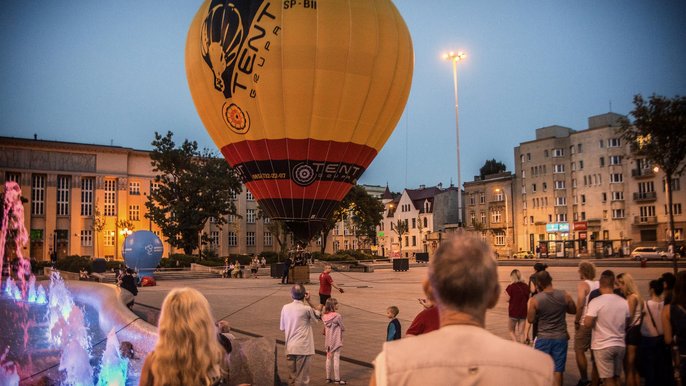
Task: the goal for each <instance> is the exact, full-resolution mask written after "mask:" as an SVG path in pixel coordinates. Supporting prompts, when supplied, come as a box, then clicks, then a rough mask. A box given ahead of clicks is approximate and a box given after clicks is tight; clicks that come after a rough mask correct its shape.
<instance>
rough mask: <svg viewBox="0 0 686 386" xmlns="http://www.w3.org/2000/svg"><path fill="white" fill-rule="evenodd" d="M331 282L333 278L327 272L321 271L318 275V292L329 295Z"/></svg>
mask: <svg viewBox="0 0 686 386" xmlns="http://www.w3.org/2000/svg"><path fill="white" fill-rule="evenodd" d="M331 283H333V279H332V278H331V275H329V273H328V272H322V273H321V274H320V275H319V293H320V294H322V295H331Z"/></svg>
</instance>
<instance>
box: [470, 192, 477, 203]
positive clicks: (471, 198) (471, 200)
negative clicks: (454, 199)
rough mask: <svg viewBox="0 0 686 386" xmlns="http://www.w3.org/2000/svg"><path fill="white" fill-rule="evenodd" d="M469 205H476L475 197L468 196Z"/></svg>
mask: <svg viewBox="0 0 686 386" xmlns="http://www.w3.org/2000/svg"><path fill="white" fill-rule="evenodd" d="M469 205H476V197H474V194H470V195H469Z"/></svg>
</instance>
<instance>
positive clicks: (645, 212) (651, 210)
mask: <svg viewBox="0 0 686 386" xmlns="http://www.w3.org/2000/svg"><path fill="white" fill-rule="evenodd" d="M638 211H639V213H640V221H641V222H648V220H649V217H653V218H654V217H655V206H653V205H649V206H639V207H638Z"/></svg>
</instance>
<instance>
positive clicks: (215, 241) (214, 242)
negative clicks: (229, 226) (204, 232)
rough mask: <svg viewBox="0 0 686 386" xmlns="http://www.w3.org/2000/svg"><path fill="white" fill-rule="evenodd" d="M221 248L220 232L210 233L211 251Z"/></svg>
mask: <svg viewBox="0 0 686 386" xmlns="http://www.w3.org/2000/svg"><path fill="white" fill-rule="evenodd" d="M217 248H219V232H218V231H211V232H210V249H213V250H216V249H217Z"/></svg>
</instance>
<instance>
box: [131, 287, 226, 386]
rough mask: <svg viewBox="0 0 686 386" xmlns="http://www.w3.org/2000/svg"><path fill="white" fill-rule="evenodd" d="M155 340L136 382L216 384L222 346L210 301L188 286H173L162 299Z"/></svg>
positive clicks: (222, 376) (221, 374)
mask: <svg viewBox="0 0 686 386" xmlns="http://www.w3.org/2000/svg"><path fill="white" fill-rule="evenodd" d="M158 334H159V337H158V339H157V344H156V345H155V348H154V350H153V351H152V352H150V354H148V357H147V358H145V363H144V364H143V370H142V371H141V379H140V383H139V385H143V386H177V385H178V386H181V385H208V386H209V385H220V384H222V382H224V381H226V380H227V379H228V376H227V374H226V372H225V371H223V369H222V367H223V365H224V358H225V353H224V349H223V348H222V347H221V345H220V344H219V341H218V340H217V329H216V327H215V325H214V320H213V318H212V313H211V311H210V305H209V303H208V302H207V299H205V297H204V296H203V295H202V294H201V293H200V292H198V291H197V290H194V289H192V288H176V289H173V290H172V291H171V292H169V294H168V295H167V297H166V298H165V299H164V302H163V303H162V312H161V313H160V320H159V325H158Z"/></svg>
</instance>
